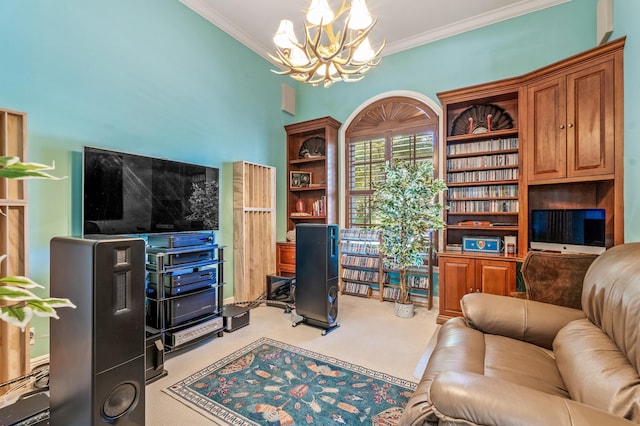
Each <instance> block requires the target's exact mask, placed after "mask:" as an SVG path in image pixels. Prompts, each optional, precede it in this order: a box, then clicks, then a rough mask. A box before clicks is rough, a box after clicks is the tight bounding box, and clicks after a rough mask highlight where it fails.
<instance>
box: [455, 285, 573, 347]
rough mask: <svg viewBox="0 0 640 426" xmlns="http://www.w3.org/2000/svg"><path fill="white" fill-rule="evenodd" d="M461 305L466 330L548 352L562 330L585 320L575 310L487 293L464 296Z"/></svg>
mask: <svg viewBox="0 0 640 426" xmlns="http://www.w3.org/2000/svg"><path fill="white" fill-rule="evenodd" d="M460 305H461V306H462V313H463V314H464V318H465V321H466V322H467V325H469V327H473V328H475V329H477V330H480V331H482V332H484V333H488V334H497V335H500V336H506V337H511V338H513V339H519V340H523V341H525V342H529V343H533V344H535V345H538V346H542V347H544V348H547V349H551V348H552V347H551V345H552V343H553V339H555V337H556V334H557V333H558V331H559V330H560V329H561V328H562V327H564V326H565V325H567V324H568V323H570V322H571V321H574V320H577V319H582V318H585V314H584V312H582V311H581V310H578V309H572V308H567V307H565V306H558V305H552V304H549V303H542V302H535V301H532V300H525V299H519V298H514V297H507V296H497V295H495V294H487V293H469V294H465V295H464V296H463V297H462V300H461V301H460Z"/></svg>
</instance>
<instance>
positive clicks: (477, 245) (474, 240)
mask: <svg viewBox="0 0 640 426" xmlns="http://www.w3.org/2000/svg"><path fill="white" fill-rule="evenodd" d="M462 252H472V253H492V254H500V253H502V240H501V239H500V238H498V237H462Z"/></svg>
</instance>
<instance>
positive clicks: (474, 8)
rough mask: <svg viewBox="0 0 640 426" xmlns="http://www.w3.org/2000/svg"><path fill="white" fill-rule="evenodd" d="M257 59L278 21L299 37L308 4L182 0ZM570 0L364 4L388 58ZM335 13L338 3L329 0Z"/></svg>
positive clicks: (373, 0) (382, 0)
mask: <svg viewBox="0 0 640 426" xmlns="http://www.w3.org/2000/svg"><path fill="white" fill-rule="evenodd" d="M180 1H181V2H182V3H184V4H185V5H186V6H187V7H189V8H191V9H192V10H194V11H195V12H196V13H198V14H200V15H201V16H203V17H204V18H205V19H207V20H209V21H210V22H211V23H213V24H214V25H216V26H217V27H219V28H220V29H222V30H223V31H225V32H227V33H228V34H230V35H231V36H232V37H234V38H235V39H237V40H238V41H240V42H241V43H243V44H244V45H246V46H247V47H249V48H250V49H251V50H253V51H254V52H256V53H257V54H259V55H260V56H262V57H264V58H266V59H269V58H268V55H267V52H272V53H273V52H274V50H275V49H274V46H273V41H272V39H273V35H274V33H275V32H276V30H277V28H278V24H279V23H280V20H281V19H284V18H288V19H290V20H291V21H293V23H294V28H295V31H296V32H297V35H298V39H303V38H304V37H303V31H304V10H306V8H307V7H308V6H309V3H310V0H271V1H269V0H180ZM567 1H571V0H367V6H368V8H369V12H370V13H371V15H373V16H374V17H377V18H378V23H377V24H376V26H375V28H374V29H373V30H372V32H371V34H370V40H371V43H372V45H373V48H374V49H376V48H377V47H378V46H380V44H381V43H382V40H383V39H386V41H387V46H386V47H385V49H384V51H383V53H382V55H383V56H385V55H389V54H392V53H396V52H400V51H402V50H406V49H410V48H412V47H416V46H420V45H423V44H426V43H430V42H432V41H435V40H439V39H442V38H445V37H449V36H452V35H455V34H460V33H463V32H465V31H470V30H473V29H476V28H479V27H482V26H485V25H490V24H493V23H496V22H500V21H504V20H506V19H510V18H514V17H516V16H521V15H524V14H527V13H531V12H535V11H537V10H541V9H544V8H547V7H551V6H555V5H558V4H560V3H565V2H567ZM329 5H330V6H331V7H332V9H333V10H334V11H336V10H337V9H338V7H339V6H340V0H329Z"/></svg>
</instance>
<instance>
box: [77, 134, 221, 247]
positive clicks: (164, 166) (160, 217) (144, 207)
mask: <svg viewBox="0 0 640 426" xmlns="http://www.w3.org/2000/svg"><path fill="white" fill-rule="evenodd" d="M82 183H83V186H82V196H83V203H82V204H83V205H82V207H83V208H82V211H83V234H84V235H85V236H86V235H100V234H103V235H130V234H149V233H160V232H176V231H202V230H217V229H218V211H219V209H218V203H219V171H218V169H217V168H213V167H206V166H201V165H196V164H188V163H181V162H178V161H171V160H165V159H160V158H152V157H145V156H142V155H134V154H128V153H124V152H117V151H109V150H105V149H100V148H93V147H84V148H83V180H82Z"/></svg>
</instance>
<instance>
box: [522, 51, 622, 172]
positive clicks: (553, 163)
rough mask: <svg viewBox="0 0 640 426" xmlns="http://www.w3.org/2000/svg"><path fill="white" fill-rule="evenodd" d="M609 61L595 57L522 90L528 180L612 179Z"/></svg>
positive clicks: (611, 63)
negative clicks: (523, 96) (524, 99)
mask: <svg viewBox="0 0 640 426" xmlns="http://www.w3.org/2000/svg"><path fill="white" fill-rule="evenodd" d="M613 83H614V61H613V58H611V57H607V58H604V59H603V58H598V59H597V60H596V61H588V62H587V63H586V64H580V65H579V66H576V67H572V68H571V69H570V71H567V72H563V73H559V74H557V75H553V76H551V77H548V78H543V79H541V80H539V81H536V82H533V83H531V84H529V85H528V87H527V141H528V149H527V162H528V164H529V170H528V179H529V181H530V182H531V181H540V180H557V179H563V180H565V179H583V178H585V177H588V178H591V177H607V176H609V177H610V178H612V177H613V172H614V159H615V132H614V112H615V109H614V99H615V97H614V84H613Z"/></svg>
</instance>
